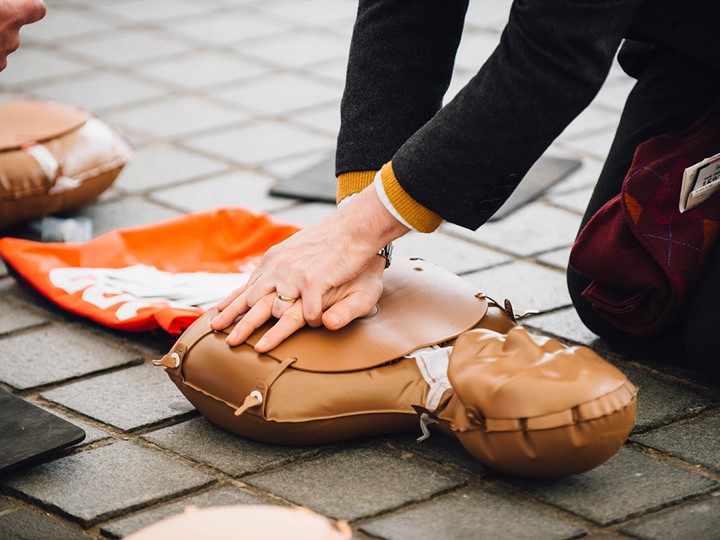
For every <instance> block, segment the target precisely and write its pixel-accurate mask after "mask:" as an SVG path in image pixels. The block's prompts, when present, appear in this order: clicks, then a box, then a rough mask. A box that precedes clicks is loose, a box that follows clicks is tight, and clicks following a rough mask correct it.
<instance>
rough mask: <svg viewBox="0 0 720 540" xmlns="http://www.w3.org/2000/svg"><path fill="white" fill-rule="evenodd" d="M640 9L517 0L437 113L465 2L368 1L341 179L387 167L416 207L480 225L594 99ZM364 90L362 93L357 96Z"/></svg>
mask: <svg viewBox="0 0 720 540" xmlns="http://www.w3.org/2000/svg"><path fill="white" fill-rule="evenodd" d="M400 4H405V5H410V6H413V5H415V4H418V5H422V6H424V9H420V8H418V9H417V10H413V9H411V8H405V9H402V8H400V7H399V6H398V5H400ZM639 4H641V0H516V1H515V2H514V3H513V6H512V9H511V13H510V19H509V22H508V24H507V26H506V28H505V30H504V32H503V34H502V37H501V40H500V44H499V45H498V47H497V49H496V50H495V51H494V53H493V54H492V55H491V57H490V58H489V59H488V60H487V62H486V63H485V64H484V65H483V66H482V68H481V69H480V71H479V72H478V73H477V75H476V76H475V77H474V78H473V79H472V80H471V81H470V82H469V83H468V84H467V85H466V86H465V88H463V89H462V90H461V91H460V93H459V94H458V95H457V96H456V97H455V98H454V99H453V100H452V101H451V102H450V103H448V104H447V105H446V106H445V107H443V108H442V109H440V110H438V109H437V107H438V106H439V102H440V100H441V98H442V97H441V96H442V93H444V91H445V89H446V88H447V82H448V80H449V75H450V72H451V69H452V62H453V60H454V53H455V48H456V47H457V42H458V39H459V32H460V29H459V28H458V24H459V22H458V21H461V20H462V17H463V15H461V12H462V14H464V11H465V7H466V6H465V5H464V2H460V3H458V2H453V1H447V2H439V1H432V0H430V1H429V2H417V3H416V2H407V1H406V0H395V1H391V0H387V1H382V0H375V1H369V2H361V4H360V8H359V12H358V20H357V23H356V28H355V30H354V33H353V42H352V46H351V53H350V63H349V66H348V80H347V83H346V84H347V86H346V91H345V95H344V97H343V106H342V127H341V131H340V135H339V139H338V153H337V165H338V173H341V172H345V171H350V170H367V169H370V168H377V167H379V166H380V165H382V163H383V162H386V161H389V160H390V159H392V162H393V169H394V171H395V175H396V176H397V178H398V181H399V182H400V184H401V185H402V187H403V188H404V189H405V190H406V191H407V192H408V193H409V194H410V196H412V197H413V198H414V199H415V200H416V201H418V202H420V203H422V204H423V205H424V206H426V207H427V208H429V209H431V210H433V211H435V212H436V213H438V214H439V215H440V216H442V217H443V218H444V219H446V220H448V221H451V222H454V223H457V224H459V225H462V226H464V227H467V228H470V229H475V228H477V227H479V226H480V225H482V224H483V223H484V222H485V221H487V219H488V218H490V216H492V214H493V213H494V212H495V211H496V210H497V209H498V208H499V207H500V206H501V205H502V203H503V202H504V201H505V199H506V198H507V197H508V196H509V195H510V193H511V192H512V191H513V190H514V189H515V187H516V186H517V184H518V183H519V181H520V180H521V179H522V177H523V176H524V175H525V173H526V172H527V171H528V169H529V168H530V167H531V166H532V164H533V163H534V162H535V161H536V160H537V158H538V157H540V155H541V154H542V152H543V151H544V150H545V149H546V148H547V147H548V146H549V145H550V144H551V143H552V141H553V140H554V139H555V138H556V137H557V136H558V135H559V134H560V133H561V132H562V130H563V129H564V128H565V127H566V126H567V125H568V124H569V123H570V122H571V121H572V120H573V119H574V118H575V117H576V116H577V115H578V114H579V113H580V112H581V111H582V110H583V109H584V108H585V107H586V106H587V105H588V104H589V103H590V102H591V101H592V99H593V98H594V96H595V95H596V94H597V92H598V90H599V89H600V87H601V86H602V83H603V82H604V80H605V78H606V77H607V73H608V71H609V69H610V66H611V64H612V59H613V57H614V55H615V52H616V51H617V49H618V47H619V45H620V42H621V40H622V38H623V36H624V35H625V34H626V32H627V30H628V28H629V26H630V23H631V21H632V18H633V14H634V13H635V11H636V9H637V7H638V5H639ZM440 12H447V13H444V14H441V13H440ZM385 74H389V76H388V77H385V76H383V75H385ZM378 75H380V76H378ZM366 78H369V80H367V81H365V79H366ZM360 81H364V83H365V85H367V86H365V85H362V84H361V88H362V90H359V89H357V88H353V87H351V86H350V85H352V84H356V83H358V82H360ZM416 100H417V102H415V101H416ZM436 111H437V112H436ZM371 165H372V166H371Z"/></svg>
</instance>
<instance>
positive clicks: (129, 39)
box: [61, 28, 188, 66]
mask: <svg viewBox="0 0 720 540" xmlns="http://www.w3.org/2000/svg"><path fill="white" fill-rule="evenodd" d="M61 46H62V48H63V49H64V50H66V51H68V52H71V53H73V54H74V55H75V56H77V57H84V58H88V59H90V60H93V61H95V62H98V63H103V64H104V63H109V64H115V65H117V66H132V65H135V64H136V63H137V62H141V61H143V60H150V59H154V58H160V57H165V56H170V55H175V54H178V53H183V52H185V51H187V50H188V44H187V41H186V40H182V39H176V38H174V37H172V36H164V35H157V33H155V32H148V31H146V30H144V29H137V30H135V29H127V28H124V29H123V30H122V31H121V32H106V33H104V34H102V35H99V36H93V37H90V38H85V39H81V40H80V39H79V40H75V41H72V42H70V43H63V44H62V45H61Z"/></svg>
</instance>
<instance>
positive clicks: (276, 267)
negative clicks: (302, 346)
mask: <svg viewBox="0 0 720 540" xmlns="http://www.w3.org/2000/svg"><path fill="white" fill-rule="evenodd" d="M407 230H408V229H407V228H406V227H405V226H404V225H402V224H401V223H400V222H399V221H397V220H396V219H395V218H394V217H393V216H392V215H391V214H390V213H389V212H388V211H387V210H386V209H385V207H384V206H383V205H382V203H381V202H380V200H379V199H378V197H377V194H376V193H375V190H374V189H366V190H365V191H363V192H362V193H360V194H359V195H358V196H357V197H356V198H355V199H353V200H352V201H351V202H350V203H349V204H347V205H346V206H345V207H344V208H343V209H342V210H340V211H338V212H337V213H335V214H333V215H332V216H330V217H329V218H327V219H325V220H323V221H321V222H319V223H316V224H314V225H311V226H310V227H307V228H306V229H303V230H301V231H299V232H298V233H296V234H294V235H293V236H291V237H290V238H288V239H287V240H285V241H284V242H282V243H280V244H278V245H277V246H274V247H272V248H270V249H269V250H268V251H267V253H266V254H265V255H264V256H263V258H262V260H261V261H260V264H259V265H258V267H257V269H256V270H255V272H254V273H253V275H252V276H251V277H250V280H249V281H248V283H247V285H245V286H244V287H241V288H240V289H238V290H236V291H235V292H234V293H232V294H231V295H230V296H229V297H228V298H226V299H225V300H224V301H223V302H221V303H220V304H219V305H218V309H219V310H220V314H219V315H218V316H217V317H215V319H213V321H212V323H211V327H212V328H213V329H215V330H220V329H223V328H227V327H228V326H230V325H231V324H232V322H233V321H234V320H235V319H236V318H237V317H238V316H239V315H243V314H245V316H244V317H243V319H242V320H241V321H240V322H239V323H238V324H237V326H236V327H235V330H234V331H233V332H231V334H230V336H229V337H228V339H227V342H228V344H230V345H238V344H240V343H242V342H243V341H245V340H246V339H247V338H248V337H249V336H250V334H251V333H252V332H253V331H254V330H255V329H256V328H258V327H259V326H260V325H262V324H263V323H265V322H266V321H267V320H268V319H270V317H271V316H273V317H276V318H278V319H279V321H278V322H277V323H276V324H275V326H274V327H273V329H272V331H269V332H268V334H269V335H267V341H262V340H261V341H260V342H258V344H256V347H255V348H256V350H258V351H260V350H261V349H262V352H264V351H267V350H270V349H271V348H273V347H275V346H276V345H278V344H279V343H280V342H281V341H282V340H283V339H285V338H286V337H288V336H289V335H291V334H292V333H293V332H295V331H297V330H298V329H299V328H302V327H303V326H304V325H305V324H309V325H311V326H316V327H317V326H320V325H325V326H326V327H327V328H330V329H333V330H335V329H338V328H341V327H343V326H345V325H346V324H347V323H349V322H350V321H351V320H353V319H355V318H357V317H360V316H363V315H366V314H367V313H368V312H369V311H370V310H371V309H372V308H373V306H374V305H375V303H376V302H377V300H378V298H379V297H380V294H381V292H382V282H381V275H382V270H383V269H384V266H385V259H384V258H382V257H380V256H378V255H377V252H378V249H379V248H380V247H382V246H383V245H385V244H387V243H388V242H389V241H391V240H393V239H395V238H397V237H398V236H401V235H402V234H404V233H405V232H407Z"/></svg>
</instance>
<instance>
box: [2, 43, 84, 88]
mask: <svg viewBox="0 0 720 540" xmlns="http://www.w3.org/2000/svg"><path fill="white" fill-rule="evenodd" d="M23 39H24V37H23ZM87 71H88V68H87V66H85V65H84V64H82V63H79V62H75V61H73V60H70V59H67V58H65V57H64V56H63V55H61V54H57V53H55V52H53V51H48V50H39V49H34V48H31V47H27V48H23V47H21V48H20V49H19V50H18V51H17V52H15V53H13V55H12V57H11V59H10V62H9V63H8V67H7V68H6V69H5V70H3V72H2V76H0V85H2V86H6V85H10V86H22V85H24V84H39V81H43V80H44V81H47V80H49V79H53V78H56V77H67V76H76V75H78V74H80V73H83V72H87Z"/></svg>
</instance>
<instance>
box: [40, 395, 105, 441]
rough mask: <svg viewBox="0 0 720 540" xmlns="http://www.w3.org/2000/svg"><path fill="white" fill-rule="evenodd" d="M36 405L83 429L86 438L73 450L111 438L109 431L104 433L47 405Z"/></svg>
mask: <svg viewBox="0 0 720 540" xmlns="http://www.w3.org/2000/svg"><path fill="white" fill-rule="evenodd" d="M34 405H37V406H38V407H40V408H41V409H44V410H46V411H48V412H49V413H52V414H54V415H55V416H59V417H60V418H62V419H63V420H67V421H68V422H70V423H71V424H73V425H75V426H77V427H79V428H81V429H82V430H83V431H85V438H84V439H83V440H82V441H80V442H79V443H78V444H76V445H75V446H73V447H72V448H73V449H75V448H79V447H80V446H85V445H87V444H92V443H94V442H97V441H101V440H103V439H107V438H108V437H110V434H109V433H108V432H107V431H104V430H102V429H99V428H97V427H95V426H93V425H90V424H88V423H87V421H83V420H78V419H77V418H75V417H73V416H71V415H69V414H67V413H65V412H63V411H58V410H57V409H53V408H51V407H48V406H47V405H45V404H43V403H37V402H36V403H34Z"/></svg>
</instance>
